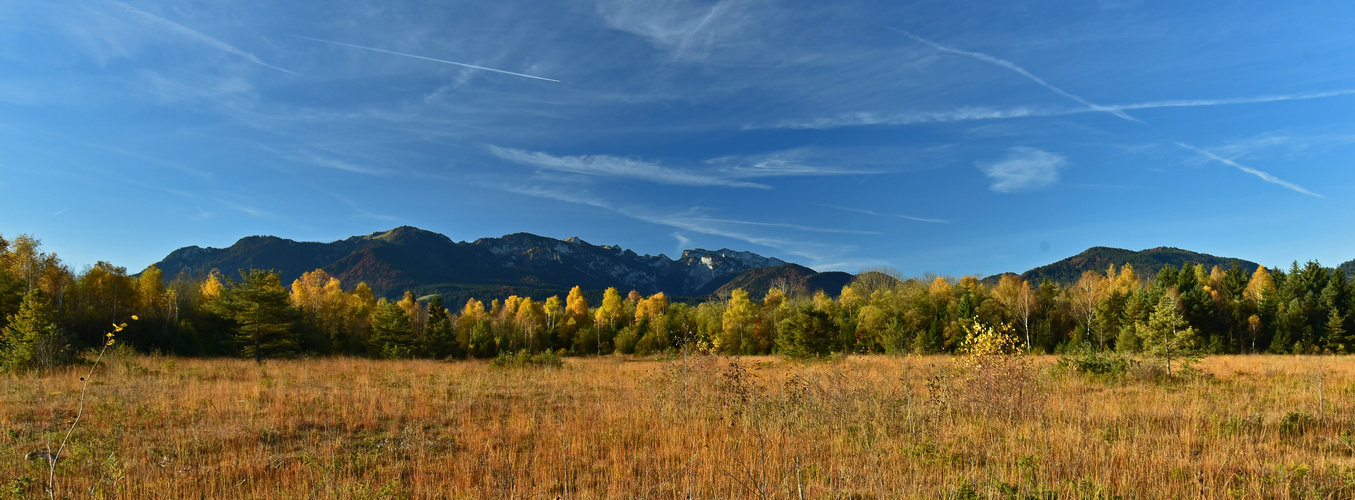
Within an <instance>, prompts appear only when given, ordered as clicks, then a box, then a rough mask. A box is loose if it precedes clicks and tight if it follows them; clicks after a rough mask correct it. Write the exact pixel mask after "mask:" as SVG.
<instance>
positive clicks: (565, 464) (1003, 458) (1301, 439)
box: [0, 354, 1355, 498]
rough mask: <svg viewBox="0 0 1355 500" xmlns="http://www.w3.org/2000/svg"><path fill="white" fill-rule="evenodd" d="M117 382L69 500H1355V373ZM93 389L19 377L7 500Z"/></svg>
mask: <svg viewBox="0 0 1355 500" xmlns="http://www.w3.org/2000/svg"><path fill="white" fill-rule="evenodd" d="M105 362H106V363H107V364H106V365H104V366H103V367H101V368H100V369H99V370H98V371H97V372H95V375H94V383H93V385H92V386H91V387H90V391H89V396H88V401H87V406H86V412H85V415H84V417H83V419H82V420H81V421H80V422H79V425H78V426H77V428H76V429H75V432H74V435H73V437H72V444H71V445H69V446H68V448H67V451H66V453H65V456H64V457H63V459H62V460H61V461H60V462H59V463H58V466H57V468H56V475H55V483H56V489H57V491H56V496H57V497H63V498H64V497H71V498H110V497H111V498H447V497H450V498H557V497H560V498H939V497H959V498H965V497H968V498H1054V497H1057V498H1113V497H1126V498H1196V497H1204V498H1229V497H1233V498H1287V497H1294V498H1332V497H1336V498H1341V497H1345V498H1349V497H1352V496H1355V459H1353V458H1352V452H1355V443H1352V433H1353V432H1355V404H1352V402H1355V363H1352V362H1351V361H1350V360H1349V359H1347V358H1337V357H1319V356H1306V357H1294V356H1219V357H1212V358H1208V359H1206V360H1204V361H1203V362H1201V363H1200V365H1199V368H1200V370H1201V372H1202V374H1201V375H1197V376H1194V377H1188V378H1185V379H1180V380H1164V379H1161V378H1153V377H1152V374H1143V373H1141V374H1138V375H1135V374H1133V373H1131V375H1130V376H1128V377H1124V378H1121V379H1118V380H1091V379H1087V378H1084V377H1081V376H1077V375H1075V374H1059V373H1056V371H1055V370H1053V369H1052V367H1053V364H1054V363H1053V359H1052V358H1040V359H1036V360H1034V362H1033V363H1030V364H1025V365H1021V366H1017V367H1015V369H1008V370H1005V371H1003V372H1002V375H1001V376H1000V377H992V376H989V375H991V373H987V374H985V372H984V370H989V369H991V368H985V367H962V366H961V364H959V363H956V362H955V361H954V360H953V359H952V358H950V357H942V356H934V357H906V358H900V357H886V356H864V357H846V358H833V359H830V360H826V361H814V362H808V363H805V362H794V361H787V360H783V359H781V358H775V357H758V358H747V357H745V358H741V359H736V358H726V357H716V356H692V357H680V358H676V359H665V360H654V359H638V358H625V357H601V358H570V359H567V360H566V361H565V365H564V367H563V368H558V369H557V368H537V367H526V368H499V367H492V366H490V364H489V363H488V362H482V361H466V362H454V363H445V362H436V361H379V360H368V359H349V358H325V359H303V360H290V361H268V362H267V363H265V364H263V365H256V364H255V363H254V362H252V361H245V360H230V359H196V358H179V357H159V356H141V355H127V354H119V355H115V356H112V357H110V358H107V359H106V360H105ZM1008 368H1011V367H1008ZM85 369H87V368H79V367H72V368H69V369H64V370H58V371H55V372H50V373H46V374H26V375H4V377H5V378H4V379H3V380H4V390H3V395H2V396H0V397H2V399H0V426H2V427H3V429H4V433H3V435H0V457H3V459H0V481H3V483H0V488H2V489H0V497H4V496H11V497H19V498H26V497H42V496H46V491H45V487H46V485H47V464H46V462H45V460H43V459H41V458H39V459H35V460H25V456H26V455H28V454H29V453H30V452H33V451H38V450H46V449H47V447H48V446H49V445H50V446H51V447H52V449H55V447H56V446H57V444H58V443H59V442H60V441H61V438H62V437H63V436H64V435H65V432H66V429H67V427H68V426H69V424H70V421H71V419H72V418H73V417H74V414H75V409H76V407H77V401H78V397H79V394H80V380H79V378H80V377H81V376H83V375H84V374H85V371H84V370H85Z"/></svg>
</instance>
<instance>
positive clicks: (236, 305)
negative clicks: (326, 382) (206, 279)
mask: <svg viewBox="0 0 1355 500" xmlns="http://www.w3.org/2000/svg"><path fill="white" fill-rule="evenodd" d="M240 276H241V278H242V279H241V280H240V281H235V280H231V281H230V283H229V284H228V286H227V287H226V288H225V290H223V291H222V292H221V295H220V296H219V297H217V299H216V300H215V301H213V302H214V306H215V308H216V310H217V312H218V314H220V315H221V316H223V317H225V318H227V319H230V320H232V321H234V322H235V324H236V327H237V328H236V330H235V335H234V336H233V338H232V341H233V343H234V344H235V347H236V350H237V351H238V352H239V353H240V355H241V356H244V357H252V358H254V361H256V362H260V363H262V362H263V359H264V358H271V357H288V356H294V355H296V354H297V353H298V351H300V343H299V341H300V335H298V334H297V331H296V329H295V328H294V326H295V323H296V320H297V319H298V317H299V314H298V313H297V311H296V309H294V308H292V306H291V304H290V303H289V300H288V296H287V290H286V289H284V288H282V282H281V280H279V278H278V274H277V273H275V272H273V271H264V270H260V269H253V270H250V271H244V270H241V271H240Z"/></svg>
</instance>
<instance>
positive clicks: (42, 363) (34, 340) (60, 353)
mask: <svg viewBox="0 0 1355 500" xmlns="http://www.w3.org/2000/svg"><path fill="white" fill-rule="evenodd" d="M74 359H75V350H74V349H72V348H71V346H70V343H69V341H68V340H67V339H66V336H65V335H63V334H62V333H61V328H60V327H59V326H58V325H57V314H56V310H55V309H54V308H53V307H52V303H51V302H50V301H48V300H47V299H46V298H45V297H43V294H42V292H41V291H40V290H39V289H37V288H33V289H31V290H29V291H28V293H26V294H24V298H23V302H22V303H20V304H19V311H18V312H16V313H14V314H13V315H10V316H9V317H8V318H7V321H6V325H5V327H4V329H2V330H0V368H4V369H5V370H8V371H24V370H29V369H37V370H48V369H51V368H55V367H57V366H61V365H65V364H68V363H70V362H71V361H72V360H74Z"/></svg>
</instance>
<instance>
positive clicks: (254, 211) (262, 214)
mask: <svg viewBox="0 0 1355 500" xmlns="http://www.w3.org/2000/svg"><path fill="white" fill-rule="evenodd" d="M226 206H228V207H231V208H233V209H236V210H239V211H241V212H244V213H247V214H249V215H253V216H255V217H268V216H270V215H272V214H270V213H268V212H266V211H264V210H260V209H258V208H256V207H251V206H249V205H241V204H238V203H230V202H227V203H226Z"/></svg>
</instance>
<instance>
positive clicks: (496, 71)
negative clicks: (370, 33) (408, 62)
mask: <svg viewBox="0 0 1355 500" xmlns="http://www.w3.org/2000/svg"><path fill="white" fill-rule="evenodd" d="M287 36H290V37H292V38H300V39H302V40H310V41H312V42H320V43H328V44H331V45H338V46H341V47H350V48H354V49H362V50H370V51H372V52H380V53H382V54H391V55H396V56H402V57H411V58H414V59H422V60H424V61H433V62H439V63H443V64H451V65H453V66H461V67H463V68H470V69H478V70H482V71H492V72H494V73H503V74H505V75H513V76H521V77H524V78H533V79H536V80H544V81H547V82H555V83H560V80H556V79H553V78H546V77H543V76H535V75H528V74H526V73H514V72H512V71H504V70H501V69H494V68H486V67H484V66H476V65H474V64H466V63H460V62H456V61H448V60H446V59H437V58H433V57H424V56H418V55H414V54H406V53H404V52H395V51H392V50H384V49H377V48H373V47H363V46H361V45H353V44H351V43H343V42H335V41H333V40H321V39H319V38H311V37H308V36H301V35H287Z"/></svg>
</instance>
